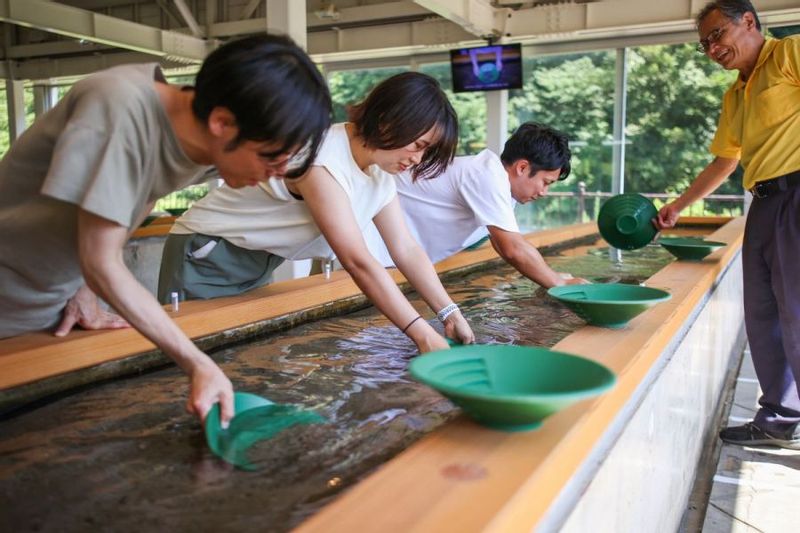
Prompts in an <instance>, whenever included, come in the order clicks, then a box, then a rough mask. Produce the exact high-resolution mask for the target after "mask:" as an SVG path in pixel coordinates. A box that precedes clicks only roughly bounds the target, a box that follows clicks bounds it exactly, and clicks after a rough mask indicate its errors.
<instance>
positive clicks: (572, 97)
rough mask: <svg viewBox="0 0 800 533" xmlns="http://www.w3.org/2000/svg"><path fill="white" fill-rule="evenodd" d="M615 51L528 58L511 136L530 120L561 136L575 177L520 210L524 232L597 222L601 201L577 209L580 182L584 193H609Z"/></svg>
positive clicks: (512, 110) (515, 96) (512, 105)
mask: <svg viewBox="0 0 800 533" xmlns="http://www.w3.org/2000/svg"><path fill="white" fill-rule="evenodd" d="M615 58H616V53H615V52H614V51H601V52H593V53H586V54H569V55H557V56H543V57H527V58H525V59H524V60H523V76H524V85H523V88H522V89H519V90H514V91H509V98H508V110H509V119H508V127H509V130H510V131H509V134H510V133H512V132H513V131H514V130H516V129H517V127H519V125H520V124H522V123H524V122H528V121H535V122H540V123H543V124H546V125H548V126H552V127H554V128H556V129H558V130H561V131H563V132H564V133H565V134H566V135H567V136H568V137H569V139H570V147H571V148H572V173H571V174H570V177H569V178H568V179H567V180H565V181H560V182H557V183H556V184H554V185H553V186H552V187H551V188H550V193H549V194H548V196H546V197H544V198H541V199H539V200H537V201H536V202H531V203H529V204H527V205H520V206H518V207H517V218H518V220H519V222H520V225H521V228H522V229H523V231H529V230H533V229H540V228H546V227H554V226H559V225H563V224H572V223H575V222H578V221H581V220H582V216H583V217H585V218H584V219H593V218H594V217H595V214H596V212H597V209H598V208H599V204H600V203H601V202H600V198H587V199H586V201H585V202H584V204H585V211H586V212H585V215H581V213H579V209H578V201H577V200H576V197H575V193H576V191H577V189H578V183H579V182H583V183H584V184H585V188H586V191H588V192H592V191H595V192H600V191H609V190H610V189H611V156H612V152H611V148H612V145H611V142H610V141H611V137H612V131H613V126H612V124H613V112H614V72H615Z"/></svg>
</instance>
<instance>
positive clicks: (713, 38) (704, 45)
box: [697, 21, 731, 54]
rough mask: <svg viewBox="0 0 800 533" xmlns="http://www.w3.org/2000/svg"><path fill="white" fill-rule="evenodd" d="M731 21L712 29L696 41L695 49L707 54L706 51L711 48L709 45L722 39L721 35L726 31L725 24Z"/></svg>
mask: <svg viewBox="0 0 800 533" xmlns="http://www.w3.org/2000/svg"><path fill="white" fill-rule="evenodd" d="M730 23H731V22H730V21H728V22H726V23H725V24H723V25H722V26H720V27H719V28H717V29H715V30H712V31H711V33H709V34H708V35H707V36H706V38H705V39H700V42H699V43H697V51H698V52H700V53H701V54H707V53H708V51H709V50H710V49H711V45H712V44H714V43H716V42H718V41H719V40H720V39H722V36H723V35H725V32H726V31H728V28H727V26H728V25H729V24H730Z"/></svg>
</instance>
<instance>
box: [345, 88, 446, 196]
mask: <svg viewBox="0 0 800 533" xmlns="http://www.w3.org/2000/svg"><path fill="white" fill-rule="evenodd" d="M349 114H350V121H351V122H353V124H355V127H356V132H357V133H358V135H359V136H360V137H361V138H362V139H364V143H365V144H366V145H367V146H368V147H369V148H373V149H379V150H394V149H397V148H402V147H404V146H408V145H409V144H411V143H413V142H414V141H416V140H417V139H419V138H420V137H421V136H423V135H425V133H427V132H428V130H430V129H431V128H435V131H436V133H437V135H438V140H437V141H436V142H435V143H433V144H432V145H431V146H430V147H428V149H427V150H425V154H424V155H423V156H422V161H420V163H419V164H418V165H415V166H414V169H413V170H412V176H413V179H414V180H416V179H418V178H433V177H435V176H438V175H439V174H441V173H442V172H443V171H444V170H445V169H446V168H447V166H448V165H449V164H450V163H451V162H452V161H453V157H454V156H455V153H456V144H458V118H457V117H456V112H455V111H454V110H453V106H451V105H450V101H449V100H448V99H447V95H445V94H444V92H443V91H442V88H441V87H440V86H439V83H438V82H437V81H436V80H435V79H433V78H432V77H430V76H428V75H427V74H422V73H420V72H404V73H402V74H396V75H394V76H391V77H390V78H387V79H385V80H383V81H382V82H381V83H379V84H378V85H377V86H376V87H375V88H374V89H372V91H370V93H369V95H368V96H367V98H366V99H365V100H364V101H363V102H361V103H360V104H358V105H355V106H353V107H352V108H350V113H349Z"/></svg>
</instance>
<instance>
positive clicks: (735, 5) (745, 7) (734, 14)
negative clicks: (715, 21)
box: [694, 0, 761, 31]
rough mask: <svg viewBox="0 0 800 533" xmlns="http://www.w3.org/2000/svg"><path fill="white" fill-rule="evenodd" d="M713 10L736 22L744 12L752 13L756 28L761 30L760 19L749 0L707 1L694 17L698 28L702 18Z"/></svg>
mask: <svg viewBox="0 0 800 533" xmlns="http://www.w3.org/2000/svg"><path fill="white" fill-rule="evenodd" d="M714 10H719V12H720V13H722V14H723V15H724V16H725V17H727V18H729V19H730V20H735V21H737V22H738V21H739V20H741V19H742V15H744V14H745V13H752V14H753V18H754V19H755V20H756V29H757V30H758V31H761V21H760V20H758V13H756V8H754V7H753V4H751V3H750V0H713V1H712V2H709V3H707V4H706V5H705V6H703V9H701V10H700V12H699V13H698V14H697V17H695V19H694V20H695V24H696V25H697V27H698V28H699V27H700V24H701V23H702V22H703V19H704V18H706V17H707V16H708V15H709V13H711V12H712V11H714Z"/></svg>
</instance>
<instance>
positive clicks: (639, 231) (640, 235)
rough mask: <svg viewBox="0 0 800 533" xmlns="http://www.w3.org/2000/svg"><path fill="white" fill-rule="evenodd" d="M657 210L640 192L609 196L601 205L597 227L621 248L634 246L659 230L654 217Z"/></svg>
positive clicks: (640, 246)
mask: <svg viewBox="0 0 800 533" xmlns="http://www.w3.org/2000/svg"><path fill="white" fill-rule="evenodd" d="M657 215H658V210H657V209H656V206H654V205H653V202H651V201H650V200H648V199H647V198H645V197H644V196H642V195H641V194H635V193H625V194H618V195H616V196H612V197H611V198H609V199H608V200H606V202H605V203H604V204H603V205H602V206H601V207H600V212H599V213H598V214H597V227H598V229H599V230H600V235H602V236H603V238H604V239H605V240H606V242H607V243H608V244H610V245H611V246H613V247H615V248H620V249H622V250H635V249H637V248H642V247H643V246H646V245H647V244H648V243H650V242H651V241H652V240H653V239H654V238H655V236H656V233H658V230H657V229H656V227H655V226H654V225H653V219H654V218H656V216H657Z"/></svg>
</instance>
